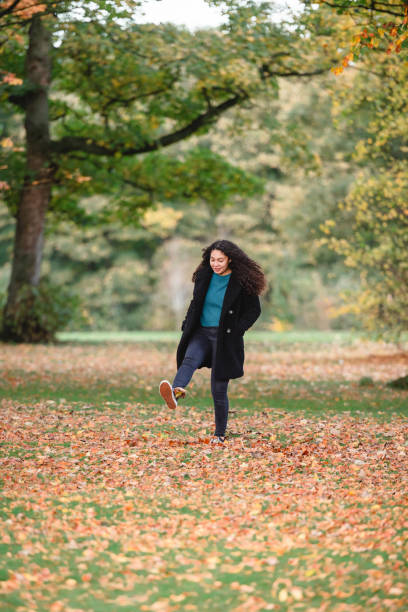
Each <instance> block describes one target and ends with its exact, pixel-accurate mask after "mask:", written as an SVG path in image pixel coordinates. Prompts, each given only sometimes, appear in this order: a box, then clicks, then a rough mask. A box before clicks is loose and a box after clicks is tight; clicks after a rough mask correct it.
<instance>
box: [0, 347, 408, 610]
mask: <svg viewBox="0 0 408 612" xmlns="http://www.w3.org/2000/svg"><path fill="white" fill-rule="evenodd" d="M5 348H6V351H7V353H8V358H7V361H5V362H4V363H3V375H4V376H3V380H4V381H5V382H4V384H5V385H8V387H7V388H9V389H10V390H11V391H10V397H9V398H5V399H3V400H2V402H1V415H2V418H1V429H0V432H1V436H0V439H1V453H0V461H1V472H0V479H1V485H2V489H1V500H0V551H1V555H0V608H1V606H2V605H3V606H4V609H6V610H16V611H21V612H28V611H30V612H31V611H34V610H39V611H48V610H51V611H52V612H59V611H63V612H65V611H66V612H79V611H88V610H104V611H105V610H106V611H112V612H113V611H115V612H116V611H117V610H129V611H134V610H152V611H158V612H160V611H163V612H167V611H172V610H198V611H201V610H220V611H221V610H236V611H242V612H243V611H244V610H245V611H247V610H249V611H250V612H252V611H257V610H305V611H309V610H319V611H328V612H332V611H344V612H346V611H347V612H348V611H353V612H355V611H363V610H364V611H367V610H375V611H379V612H380V611H383V610H406V609H407V608H408V589H407V584H408V581H407V578H408V574H407V569H408V568H407V556H408V541H407V535H406V534H407V533H408V531H407V528H408V514H407V485H408V469H407V468H408V465H407V463H408V462H407V455H408V424H407V421H406V418H405V417H404V416H402V415H398V414H393V415H392V407H393V406H392V403H393V402H394V401H396V400H397V398H398V401H400V400H401V397H407V396H406V393H405V396H404V395H403V393H404V392H401V394H402V395H401V394H399V395H398V394H395V393H394V394H393V395H390V396H389V397H390V400H389V402H390V406H389V408H390V414H389V415H383V414H382V415H381V414H374V413H370V412H364V402H363V401H362V404H361V410H360V412H358V413H353V412H350V411H342V412H336V411H335V410H333V409H332V410H330V411H326V410H325V403H327V405H329V404H333V403H335V399H336V398H335V397H331V396H330V394H329V393H328V391H327V389H325V390H324V392H323V391H322V392H321V397H323V398H324V401H323V403H322V410H321V412H320V413H318V414H309V413H308V412H307V411H305V410H300V411H296V410H295V411H291V412H288V411H285V410H282V409H278V408H276V406H274V399H273V396H268V394H267V392H266V391H267V384H266V383H267V378H266V377H265V376H263V375H262V367H264V368H267V367H272V366H271V364H272V363H273V360H274V359H275V360H276V359H277V357H276V354H273V353H268V355H266V354H265V355H266V356H264V357H263V358H260V357H259V353H254V354H249V355H248V357H249V359H248V362H249V364H248V365H249V372H250V373H249V374H248V375H247V376H248V377H250V378H253V377H256V373H257V371H258V373H259V380H260V381H261V386H262V391H260V392H259V394H258V396H256V393H255V391H254V388H255V387H253V386H252V387H251V389H252V395H253V397H251V396H250V397H249V398H247V401H248V404H247V405H246V407H235V408H234V410H233V411H232V414H231V420H230V430H229V431H230V436H229V439H228V443H227V445H226V446H225V447H223V448H219V447H214V446H212V445H210V444H208V441H209V436H208V433H209V432H210V431H211V427H212V418H213V417H212V411H211V402H210V397H209V396H208V404H207V406H205V407H200V405H199V403H197V402H196V401H195V399H196V397H195V396H194V393H193V394H192V396H191V397H190V399H187V401H186V402H185V403H184V404H183V406H181V407H179V408H178V409H177V410H176V411H174V412H171V413H170V412H169V411H168V410H167V409H165V408H164V407H163V406H162V404H161V401H160V398H159V397H158V396H157V393H156V392H155V391H154V390H152V392H151V396H150V399H149V398H148V400H146V401H143V402H138V401H112V400H109V399H108V400H104V401H100V400H97V401H95V402H92V401H89V399H88V400H87V401H86V402H85V401H83V400H82V399H81V397H80V396H79V397H78V398H77V399H76V400H75V401H71V400H69V401H68V400H67V399H64V398H63V397H61V398H60V399H53V400H51V399H49V398H47V396H46V394H44V397H42V398H40V399H38V398H37V399H33V400H32V401H24V402H22V401H18V400H17V399H15V398H13V390H18V389H20V388H21V387H24V385H33V384H34V383H36V382H38V380H39V379H41V380H42V381H43V382H44V381H45V387H44V386H43V387H42V389H44V388H47V385H49V387H50V388H52V389H53V390H54V391H55V390H57V391H58V388H59V387H58V386H59V385H62V384H64V385H65V387H64V390H66V386H67V384H68V385H69V384H71V386H72V387H73V388H75V386H76V385H78V382H81V384H82V383H83V382H84V381H85V380H87V381H88V384H89V386H90V388H91V390H92V385H93V384H99V383H100V381H101V380H103V376H104V373H105V380H106V384H107V387H108V389H110V388H112V389H114V388H115V385H116V386H117V385H120V384H124V382H126V384H129V381H133V382H134V384H135V387H136V391H135V393H136V395H137V389H138V388H139V389H140V393H141V394H143V393H145V392H146V388H147V386H148V383H151V384H152V386H153V387H154V386H155V384H154V383H155V380H154V377H155V376H156V377H157V373H158V370H159V369H161V368H163V367H164V366H165V364H166V362H167V363H168V361H169V358H170V353H166V351H160V350H158V349H154V348H150V349H149V350H146V348H145V349H143V350H142V349H141V348H140V347H139V348H135V347H125V346H121V347H114V348H112V347H111V348H110V350H108V349H107V347H99V348H95V347H55V348H47V349H45V348H44V347H5ZM346 353H347V351H345V352H344V354H343V357H339V356H336V357H338V358H342V359H343V362H344V361H346V360H347V354H346ZM119 357H120V358H119ZM390 357H391V360H392V359H394V355H392V354H391V355H390ZM300 358H301V359H302V363H303V360H304V361H305V362H306V363H309V364H310V363H311V359H309V360H308V359H307V355H306V359H305V353H304V352H303V353H302V356H301V357H299V359H300ZM313 359H315V362H314V363H315V365H316V368H319V371H323V369H324V364H325V362H326V363H327V361H328V358H327V354H326V355H325V352H324V351H322V357H321V362H320V363H318V360H317V358H316V353H314V354H313ZM371 359H372V356H371ZM382 359H383V361H387V356H383V357H382ZM295 362H296V359H295V358H293V365H295ZM369 362H370V359H368V361H367V363H369ZM278 365H279V364H277V365H276V368H278ZM298 365H299V363H298ZM281 367H282V372H283V371H284V367H283V366H282V364H281ZM299 367H300V366H299ZM327 367H330V363H329V365H328V366H327ZM385 369H386V366H385V365H384V370H385ZM303 371H304V372H305V373H306V372H311V373H312V374H311V376H310V379H311V380H314V376H313V372H314V371H315V370H314V369H313V368H312V367H310V368H309V370H307V369H304V370H303ZM390 373H391V371H390ZM305 378H306V376H305ZM329 378H330V376H328V378H327V379H329ZM284 379H286V376H283V377H282V380H284ZM343 380H344V379H343ZM248 384H249V383H248V381H247V382H246V381H245V380H243V381H241V383H240V385H241V386H240V387H239V386H237V387H236V392H237V394H238V391H242V389H245V385H247V386H248ZM286 384H288V383H286ZM200 385H201V386H202V387H203V388H201V387H200ZM207 386H208V381H207V379H206V377H205V375H202V374H200V375H199V376H198V383H196V387H198V389H197V388H196V391H197V394H198V395H199V393H200V392H201V393H202V394H204V397H206V396H205V393H206V389H207ZM33 388H34V387H33ZM285 389H287V391H288V393H290V392H291V389H292V393H293V396H294V397H295V396H296V393H298V388H297V386H296V385H295V384H294V386H293V388H291V387H290V385H289V386H288V387H285ZM320 391H321V390H320ZM42 392H43V391H42ZM318 392H319V389H316V393H318ZM313 393H314V391H313V389H312V390H310V389H309V390H308V394H309V396H310V395H313ZM337 393H338V389H337V390H336V394H337ZM350 393H351V391H350ZM365 393H368V394H369V393H370V391H365ZM78 395H79V394H78ZM352 395H353V397H355V396H356V395H358V387H355V388H354V389H353V390H352ZM306 397H308V396H306ZM233 399H234V394H233V393H232V401H231V404H232V405H234V402H233ZM363 399H364V398H363ZM252 400H253V403H252ZM407 401H408V397H407ZM255 404H256V406H257V407H256V409H253V405H255Z"/></svg>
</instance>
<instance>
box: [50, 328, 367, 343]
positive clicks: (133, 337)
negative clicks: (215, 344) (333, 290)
mask: <svg viewBox="0 0 408 612" xmlns="http://www.w3.org/2000/svg"><path fill="white" fill-rule="evenodd" d="M179 338H180V332H179V331H89V332H87V331H82V332H81V331H78V332H60V333H59V334H58V340H59V341H60V342H80V343H100V342H130V343H133V342H148V343H151V342H159V343H163V342H177V340H178V339H179ZM245 338H246V340H248V341H249V342H257V343H262V344H265V345H271V344H272V345H277V344H284V345H287V344H291V345H293V344H297V343H300V344H309V345H310V344H332V343H336V344H350V343H352V342H353V341H355V340H357V338H358V335H357V334H354V333H352V332H347V331H338V332H332V331H317V330H312V331H285V332H272V331H257V330H255V331H252V330H251V331H250V332H248V333H247V334H246V337H245Z"/></svg>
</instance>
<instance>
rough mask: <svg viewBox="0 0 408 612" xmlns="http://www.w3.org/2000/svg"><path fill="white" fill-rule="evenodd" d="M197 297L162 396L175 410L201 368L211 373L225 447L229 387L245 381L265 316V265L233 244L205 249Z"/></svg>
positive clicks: (219, 439)
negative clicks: (247, 352)
mask: <svg viewBox="0 0 408 612" xmlns="http://www.w3.org/2000/svg"><path fill="white" fill-rule="evenodd" d="M193 283H194V292H193V299H192V300H191V303H190V306H189V308H188V311H187V314H186V317H185V319H184V322H183V324H182V326H181V329H182V332H183V335H182V337H181V340H180V343H179V346H178V349H177V367H178V371H177V374H176V377H175V379H174V381H173V384H172V385H171V384H170V382H169V381H168V380H162V381H161V383H160V387H159V390H160V395H161V396H162V398H163V399H164V401H165V402H166V404H167V406H168V407H169V408H176V406H177V402H178V400H179V399H180V398H183V397H184V396H185V394H186V390H185V387H187V385H188V383H189V382H190V380H191V378H192V376H193V374H194V372H195V370H196V369H197V368H202V367H208V368H211V393H212V396H213V401H214V413H215V433H214V436H213V438H212V440H211V442H213V443H220V444H224V442H225V430H226V427H227V421H228V406H229V404H228V395H227V389H228V383H229V381H230V379H231V378H239V377H240V376H243V374H244V370H243V365H244V340H243V335H244V333H245V332H246V330H247V329H249V328H250V327H251V326H252V325H253V324H254V323H255V321H256V320H257V318H258V317H259V315H260V313H261V307H260V303H259V297H258V296H259V295H260V293H261V292H262V291H263V290H264V288H265V284H266V283H265V276H264V274H263V272H262V270H261V268H260V266H259V265H258V264H257V263H256V262H255V261H253V260H252V259H250V258H249V257H248V255H246V253H244V251H242V250H241V249H240V248H239V247H238V246H237V245H236V244H234V243H233V242H230V241H229V240H218V241H216V242H213V244H210V246H208V247H207V248H205V249H203V256H202V261H201V263H200V265H199V266H198V267H197V269H196V270H195V272H194V274H193Z"/></svg>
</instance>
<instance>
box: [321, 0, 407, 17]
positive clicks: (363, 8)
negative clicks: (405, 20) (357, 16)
mask: <svg viewBox="0 0 408 612" xmlns="http://www.w3.org/2000/svg"><path fill="white" fill-rule="evenodd" d="M323 4H325V5H326V6H330V8H334V9H340V8H343V6H342V5H339V4H336V3H335V2H329V1H328V0H323ZM387 4H388V3H381V5H378V4H377V3H376V2H372V3H371V5H370V6H367V5H366V4H353V5H350V6H349V10H356V11H357V12H373V11H374V12H376V13H384V14H386V15H393V16H395V17H403V16H404V8H405V7H406V6H407V5H406V3H401V4H398V5H397V4H394V5H389V4H388V6H387ZM382 5H383V6H382ZM394 8H395V9H397V10H399V12H397V13H395V12H394V10H391V9H394Z"/></svg>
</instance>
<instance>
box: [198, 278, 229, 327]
mask: <svg viewBox="0 0 408 612" xmlns="http://www.w3.org/2000/svg"><path fill="white" fill-rule="evenodd" d="M230 277H231V273H230V274H226V275H225V276H221V275H220V274H216V273H215V272H213V275H212V277H211V280H210V284H209V286H208V290H207V294H206V296H205V300H204V304H203V310H202V312H201V317H200V325H202V326H203V327H218V325H219V322H220V316H221V309H222V303H223V301H224V296H225V292H226V290H227V286H228V283H229V279H230Z"/></svg>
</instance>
